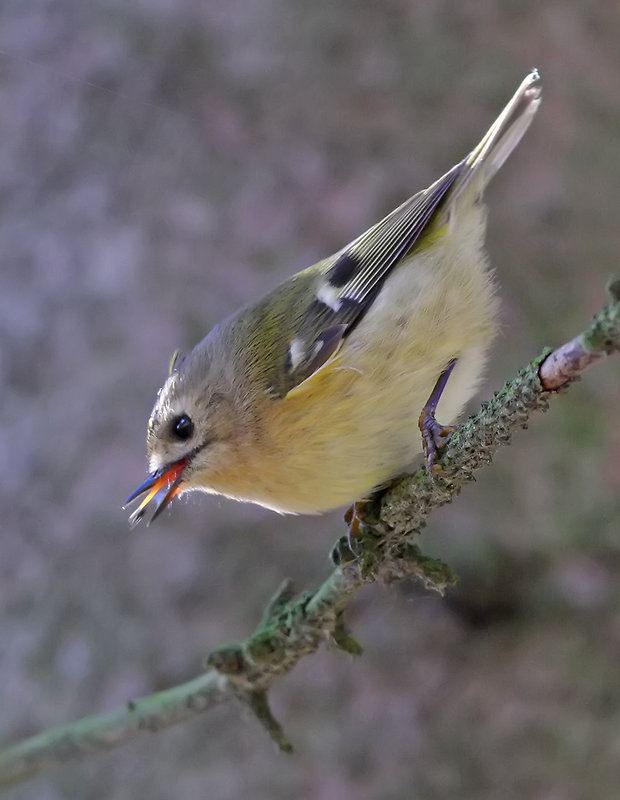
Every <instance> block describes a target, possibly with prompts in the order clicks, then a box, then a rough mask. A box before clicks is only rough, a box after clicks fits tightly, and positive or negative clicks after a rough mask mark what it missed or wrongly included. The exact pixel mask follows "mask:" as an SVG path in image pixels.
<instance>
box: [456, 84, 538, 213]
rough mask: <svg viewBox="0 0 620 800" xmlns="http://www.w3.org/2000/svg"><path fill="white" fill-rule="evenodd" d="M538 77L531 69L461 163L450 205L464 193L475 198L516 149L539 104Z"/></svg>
mask: <svg viewBox="0 0 620 800" xmlns="http://www.w3.org/2000/svg"><path fill="white" fill-rule="evenodd" d="M541 99H542V97H541V86H540V75H539V74H538V70H536V69H533V70H532V71H531V72H530V73H529V75H527V76H526V77H525V78H524V80H523V81H522V82H521V85H520V86H519V88H518V89H517V91H516V92H515V93H514V95H513V97H512V98H511V100H510V102H509V103H508V104H507V105H506V107H505V108H504V110H503V111H502V113H501V114H500V115H499V117H498V118H497V119H496V120H495V122H494V123H493V124H492V125H491V127H490V128H489V130H488V131H487V132H486V134H485V135H484V136H483V138H482V140H481V141H480V143H479V144H478V145H477V146H476V147H475V148H474V149H473V150H472V151H471V153H470V154H469V155H468V156H467V158H466V159H465V161H464V166H465V169H464V170H463V171H462V173H461V175H460V176H459V178H458V179H457V181H456V182H455V185H454V187H453V190H452V193H451V197H450V206H451V208H454V207H455V205H456V204H457V202H458V200H459V199H462V194H463V191H464V190H467V192H468V194H470V193H471V195H472V200H476V199H478V197H479V196H480V195H481V194H482V193H483V191H484V189H485V187H486V185H487V184H488V183H489V181H490V180H491V178H492V177H493V176H494V175H495V173H496V172H497V171H498V169H499V168H500V167H501V166H502V164H503V163H504V161H505V160H506V159H507V158H508V156H509V155H510V154H511V153H512V151H513V150H514V148H515V147H516V146H517V144H518V143H519V141H520V140H521V137H522V136H523V134H524V133H525V131H526V130H527V129H528V128H529V126H530V123H531V121H532V119H533V118H534V115H535V114H536V111H537V110H538V106H539V105H540V102H541Z"/></svg>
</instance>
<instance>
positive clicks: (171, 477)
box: [123, 458, 187, 529]
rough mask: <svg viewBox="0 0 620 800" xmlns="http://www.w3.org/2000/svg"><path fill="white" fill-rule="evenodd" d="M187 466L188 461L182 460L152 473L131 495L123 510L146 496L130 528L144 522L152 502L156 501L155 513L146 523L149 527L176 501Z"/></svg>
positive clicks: (132, 518)
mask: <svg viewBox="0 0 620 800" xmlns="http://www.w3.org/2000/svg"><path fill="white" fill-rule="evenodd" d="M186 464H187V459H186V458H181V459H180V460H179V461H175V462H174V463H173V464H169V465H168V466H166V467H162V468H161V469H158V470H156V471H155V472H152V473H151V474H150V475H149V476H148V478H147V479H146V480H145V481H144V483H141V484H140V486H138V488H137V489H136V491H135V492H132V494H130V495H129V497H128V498H127V500H126V501H125V505H124V506H123V508H126V507H127V506H128V505H129V504H130V503H132V502H133V501H134V500H135V499H136V498H137V497H140V495H141V494H144V495H145V497H144V498H143V499H142V502H141V503H140V505H139V506H138V507H137V508H136V510H135V511H133V512H132V514H131V515H130V517H129V527H130V528H132V529H133V528H135V527H136V525H138V524H139V523H140V522H141V521H142V519H143V517H144V515H145V514H146V507H147V506H148V504H149V503H150V502H151V500H154V506H155V511H154V512H153V515H152V517H151V518H150V519H149V520H148V522H147V523H146V524H147V525H150V524H151V522H153V520H154V519H156V518H157V517H158V516H159V515H160V514H161V512H162V511H163V510H164V508H166V506H167V505H169V503H171V502H172V500H174V498H175V497H176V496H177V495H178V493H179V492H180V491H181V481H182V480H183V470H184V469H185V465H186Z"/></svg>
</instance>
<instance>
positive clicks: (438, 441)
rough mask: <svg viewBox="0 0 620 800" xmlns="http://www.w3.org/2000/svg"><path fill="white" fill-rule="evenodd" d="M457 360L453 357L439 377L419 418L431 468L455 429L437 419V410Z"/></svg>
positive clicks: (427, 459) (426, 456) (429, 467)
mask: <svg viewBox="0 0 620 800" xmlns="http://www.w3.org/2000/svg"><path fill="white" fill-rule="evenodd" d="M457 361H458V359H456V358H453V359H452V360H451V361H450V362H449V364H448V366H447V367H446V368H445V369H444V370H443V372H442V373H441V375H440V376H439V377H438V378H437V383H436V384H435V386H434V387H433V391H432V392H431V394H430V397H429V398H428V400H427V401H426V405H425V406H424V408H423V409H422V413H421V414H420V417H419V419H418V427H419V428H420V432H421V433H422V440H423V443H424V457H425V459H426V466H427V468H428V469H429V470H432V469H433V467H434V465H435V464H436V462H437V461H438V460H439V456H440V455H441V450H443V448H444V447H445V446H446V444H447V443H448V440H449V438H450V437H451V436H452V434H453V433H454V430H455V429H454V428H453V427H452V426H451V425H440V424H439V422H437V420H436V419H435V411H436V410H437V404H438V403H439V400H440V398H441V395H442V394H443V390H444V389H445V388H446V383H447V382H448V378H449V377H450V375H451V374H452V370H453V369H454V366H455V364H456V362H457Z"/></svg>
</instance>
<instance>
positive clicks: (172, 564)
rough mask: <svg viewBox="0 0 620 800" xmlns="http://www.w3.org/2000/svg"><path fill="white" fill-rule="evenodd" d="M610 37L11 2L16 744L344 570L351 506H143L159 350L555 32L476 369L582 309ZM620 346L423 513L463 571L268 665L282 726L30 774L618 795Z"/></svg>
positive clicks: (119, 699)
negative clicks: (143, 518)
mask: <svg viewBox="0 0 620 800" xmlns="http://www.w3.org/2000/svg"><path fill="white" fill-rule="evenodd" d="M586 6H587V7H586ZM618 41H620V13H619V12H618V10H617V4H615V3H611V2H609V3H599V4H584V3H581V2H571V0H555V2H553V1H552V2H544V3H540V2H526V1H524V0H520V1H519V2H502V3H494V2H491V1H490V0H471V1H464V2H459V3H448V2H440V1H439V2H438V1H437V0H432V1H431V0H426V2H409V3H407V2H404V0H385V1H384V2H381V3H379V2H357V3H353V2H340V3H334V2H330V0H315V2H312V3H308V2H305V0H304V1H302V0H288V2H287V0H263V2H258V1H257V0H245V2H240V0H228V2H226V3H224V2H216V0H209V2H198V0H142V2H134V3H130V4H128V3H122V2H104V1H103V0H101V1H100V2H97V1H96V0H85V1H84V2H77V1H76V2H71V0H55V2H43V1H42V0H41V2H36V1H35V0H33V1H32V2H27V3H25V2H23V0H21V1H18V0H3V2H2V4H1V5H0V98H1V102H0V209H1V212H0V264H1V268H0V375H1V381H2V392H1V394H0V403H1V408H0V411H1V413H0V436H1V438H2V447H1V449H0V471H1V480H0V504H1V505H0V507H1V510H2V524H1V529H0V537H1V541H0V608H1V619H2V623H1V625H2V627H1V630H2V648H1V650H0V676H1V679H0V709H2V711H1V714H0V725H1V731H0V734H1V737H2V740H3V741H6V742H9V741H13V740H15V739H18V738H20V737H22V736H25V735H29V734H31V733H34V732H36V731H39V730H41V729H43V728H46V727H48V726H51V725H55V724H59V723H63V722H68V721H70V720H72V719H75V718H78V717H80V716H84V715H86V714H89V713H93V712H96V711H101V710H104V709H108V708H113V707H115V706H117V705H119V704H121V703H123V702H124V701H125V700H126V699H127V698H129V697H135V696H139V695H142V694H145V693H149V692H152V691H155V690H158V689H162V688H165V687H167V686H170V685H172V684H174V683H176V682H180V681H183V680H185V679H188V678H190V677H192V676H194V675H195V674H197V672H198V671H199V669H200V662H201V659H202V657H203V655H204V654H205V653H206V652H207V651H208V650H209V649H211V648H213V647H215V646H216V645H218V644H220V643H221V642H223V641H231V640H234V639H235V638H238V637H243V636H244V635H246V634H247V633H248V632H249V631H250V630H251V629H252V627H253V626H254V624H255V623H256V622H257V620H258V617H259V609H260V608H261V607H262V605H263V604H264V603H265V602H266V601H267V599H268V597H269V596H270V594H271V593H272V591H273V590H274V588H275V587H276V586H277V585H278V583H279V582H280V580H281V579H282V578H283V577H285V576H292V577H293V578H295V580H296V581H297V582H298V585H299V586H301V587H309V586H312V585H314V584H315V583H316V582H318V581H319V580H320V579H321V578H322V577H324V576H325V575H326V574H327V571H328V569H329V564H328V561H327V553H328V551H329V547H330V545H331V543H332V542H333V540H334V539H335V538H336V537H337V536H338V535H340V534H341V533H342V530H343V528H342V524H341V520H340V514H333V515H330V516H325V517H322V518H314V519H313V518H283V517H278V516H276V515H274V514H271V513H269V512H266V511H263V510H261V509H258V508H253V507H249V506H242V505H239V504H235V503H232V502H229V501H225V500H220V499H217V498H208V497H204V496H203V497H192V498H190V499H188V500H187V501H181V502H177V503H176V504H175V505H174V507H173V509H172V511H171V512H170V513H167V514H165V515H164V517H163V518H162V519H161V521H160V522H159V523H158V524H157V525H156V526H153V527H152V528H150V529H149V530H146V529H144V530H143V529H140V530H138V531H137V532H136V533H135V534H132V535H130V534H129V533H128V530H127V523H126V514H125V513H124V512H123V511H122V510H121V508H120V505H121V503H122V501H123V499H124V498H125V497H126V495H127V494H128V492H129V491H130V490H131V489H133V488H134V486H135V485H136V484H137V483H138V482H139V481H140V480H141V479H142V476H143V475H144V470H145V461H144V431H145V424H146V418H147V415H148V412H149V410H150V407H151V404H152V402H153V399H154V396H155V391H156V390H157V388H158V387H159V385H160V384H161V383H162V381H163V379H164V376H165V373H166V368H167V363H168V358H169V356H170V354H171V352H172V351H173V350H174V349H175V348H176V347H181V348H184V347H189V346H191V345H192V344H193V343H195V342H196V341H197V340H198V339H199V338H201V337H202V336H203V335H204V334H205V333H206V331H207V330H208V329H209V328H210V326H211V325H213V324H214V323H215V322H216V321H217V320H218V319H220V318H221V317H222V316H224V315H225V314H226V313H228V312H229V311H232V310H233V309H235V308H236V307H238V306H239V305H240V304H242V303H245V302H247V301H249V300H251V299H253V298H257V297H258V296H260V294H261V293H263V292H264V291H266V290H267V289H268V288H270V287H272V286H273V285H275V283H276V282H278V281H279V280H280V279H282V278H284V277H285V276H287V275H289V274H291V273H292V272H294V271H296V270H297V269H300V268H302V267H304V266H306V265H308V264H310V263H312V262H313V261H315V260H317V259H318V258H319V257H322V256H324V255H326V254H328V253H330V252H332V251H333V250H335V249H336V248H338V247H340V246H342V245H343V244H344V243H345V242H346V241H348V240H350V239H351V238H353V237H354V236H355V235H357V234H358V233H360V232H361V231H362V230H364V229H365V228H366V227H367V226H368V225H370V224H371V223H373V222H375V221H376V220H378V219H379V218H380V217H381V216H382V215H383V214H384V213H386V212H387V211H389V210H391V208H392V207H394V206H395V205H396V204H398V203H400V202H401V201H402V200H404V199H405V198H406V197H407V196H408V195H410V194H412V193H413V192H414V191H416V190H417V189H419V188H421V187H423V186H425V185H427V184H428V183H429V182H431V181H432V180H433V179H434V178H435V177H437V176H438V175H439V174H440V173H441V172H443V171H445V170H446V169H447V168H449V167H450V166H451V165H452V164H453V163H454V162H455V161H456V160H457V159H460V158H461V157H462V156H463V155H464V154H465V153H466V152H467V150H468V149H469V148H470V147H471V146H472V145H473V144H474V143H475V142H476V141H477V140H478V138H479V136H480V135H481V134H482V132H483V131H484V130H485V129H486V127H487V126H488V124H489V123H490V121H491V120H492V119H493V117H494V116H495V114H496V113H497V112H498V111H499V110H500V108H501V107H502V105H503V104H504V102H505V101H506V100H507V98H508V97H509V96H510V94H511V93H512V91H513V90H514V88H515V86H516V85H517V84H518V82H519V81H520V80H521V78H522V76H523V75H524V74H525V73H526V72H527V70H528V69H529V68H530V67H531V66H534V65H536V66H538V67H539V68H540V69H541V71H542V74H543V79H544V85H545V99H544V103H543V106H542V109H541V112H540V114H539V115H538V117H537V119H536V121H535V123H534V125H533V127H532V129H531V131H530V132H529V133H528V135H527V137H526V139H525V140H524V142H523V143H522V145H521V147H520V148H519V149H518V151H517V152H516V153H515V155H514V156H513V158H512V159H511V160H510V162H509V163H508V164H507V166H506V168H505V169H504V170H503V171H502V173H501V174H500V176H498V178H497V180H496V181H495V183H494V184H493V186H492V189H491V191H490V193H489V199H490V202H491V206H492V211H491V217H490V230H489V250H490V253H491V257H492V260H493V262H494V264H495V265H496V266H497V270H498V275H499V281H500V285H501V297H502V304H503V314H502V319H503V335H502V336H501V337H500V338H499V340H498V342H497V344H496V346H495V350H494V356H493V360H492V364H491V367H490V374H489V379H488V382H487V383H486V385H485V386H484V388H483V390H482V392H481V396H484V395H488V393H489V392H490V391H491V390H492V388H493V387H497V386H499V385H500V383H501V382H502V381H503V380H504V379H505V378H506V377H508V376H509V375H511V374H512V373H513V372H514V371H515V369H516V368H517V367H518V366H520V365H521V364H522V363H524V362H525V361H527V360H528V359H529V358H530V357H531V356H533V355H535V354H536V353H537V352H539V350H540V349H541V347H542V346H543V345H545V344H557V343H560V342H562V341H563V340H565V339H566V338H569V337H570V336H572V335H573V334H574V333H576V332H577V331H579V330H581V328H582V327H583V326H584V325H585V324H586V323H587V321H588V319H589V317H590V315H591V313H593V312H594V311H595V310H596V309H597V308H598V307H599V305H600V304H601V302H602V300H603V286H604V283H605V280H606V279H607V277H608V275H609V274H611V273H612V272H614V271H616V272H618V271H620V268H619V267H618V258H619V254H620V224H619V216H618V210H619V207H620V134H619V130H620V92H619V89H618V87H619V85H620V56H619V55H618ZM619 365H620V362H619V361H618V359H615V360H614V361H610V362H609V363H608V364H606V365H603V366H599V367H597V368H595V369H593V370H592V371H591V372H590V373H589V374H588V376H587V378H586V379H585V380H584V381H583V383H582V384H580V385H579V386H576V387H575V388H574V390H573V391H572V392H571V393H570V395H569V396H566V397H563V398H561V399H560V400H559V401H558V402H557V403H556V404H555V405H554V407H553V409H552V411H551V412H550V413H549V414H548V416H547V417H546V418H544V419H542V418H541V419H538V420H536V421H535V422H534V423H533V424H532V426H531V428H530V431H529V432H528V433H527V434H523V435H521V436H520V437H519V438H518V440H517V441H516V442H515V444H514V446H513V447H511V448H510V449H508V450H506V451H504V452H503V453H502V454H501V456H500V457H499V458H498V459H497V463H496V465H495V467H494V469H493V471H489V472H488V473H487V474H484V475H482V476H481V477H480V479H479V481H478V483H477V484H476V485H475V486H472V487H470V488H469V489H468V490H467V491H466V492H465V493H464V495H463V496H462V498H460V499H459V501H458V502H457V503H455V504H454V505H453V506H452V507H450V508H448V509H445V510H444V511H443V512H442V513H441V514H438V515H436V517H435V518H434V520H433V521H432V524H431V525H430V526H429V528H428V531H427V533H426V535H425V537H424V542H423V544H424V547H425V549H426V551H427V552H429V553H433V554H437V555H440V556H442V557H443V558H445V559H446V560H448V561H449V563H450V564H451V565H452V566H453V567H454V568H455V569H456V570H457V571H458V572H459V573H460V574H461V577H462V581H461V586H460V589H459V590H458V591H456V592H453V593H452V594H451V596H450V599H449V600H448V601H447V602H444V601H441V600H440V599H438V598H434V597H431V596H428V595H426V594H424V593H423V592H422V591H420V590H419V589H418V588H416V587H414V586H413V585H403V586H398V587H395V588H393V589H391V590H389V591H387V590H385V589H383V588H381V587H372V588H369V589H367V590H366V591H365V592H364V593H363V594H362V595H361V596H360V597H359V598H358V599H357V600H356V602H355V603H354V605H353V607H352V609H351V612H350V614H349V620H350V622H351V623H352V625H353V628H354V631H355V632H356V634H357V635H358V637H359V638H360V639H361V641H362V642H363V643H364V645H365V647H366V652H365V655H364V656H363V658H361V659H358V660H355V661H353V660H350V659H349V658H347V657H345V656H343V655H342V654H340V653H337V652H333V651H329V650H327V649H324V650H323V651H322V652H320V653H319V654H318V655H316V656H314V657H313V658H310V659H307V660H306V661H305V662H304V663H303V664H301V665H299V666H298V668H297V669H296V670H295V671H294V672H293V673H292V674H291V675H290V676H289V677H287V678H286V679H285V680H283V681H282V682H281V683H280V684H279V685H278V686H277V688H276V689H275V691H274V692H273V702H274V706H275V710H276V712H277V713H278V714H279V716H280V717H281V719H282V721H283V722H284V724H285V726H286V728H287V730H288V732H289V734H290V736H291V737H292V739H293V741H294V743H295V745H296V747H297V754H296V755H295V756H294V757H292V758H285V757H282V756H279V755H278V754H277V753H275V752H274V750H273V748H272V746H271V744H270V742H269V741H268V740H267V739H266V737H265V735H264V734H263V733H262V731H261V730H259V729H258V726H257V725H256V724H255V723H254V722H253V721H252V720H250V719H248V718H247V717H246V716H245V715H244V714H243V713H240V711H239V710H238V709H237V708H236V707H235V706H234V705H229V706H226V707H222V708H219V709H217V710H216V711H215V712H214V713H211V714H209V715H207V716H204V717H202V718H199V719H197V720H195V721H193V722H192V723H190V724H186V725H183V726H181V727H178V728H175V729H172V730H169V731H166V732H163V733H160V734H158V735H156V736H152V737H150V736H149V737H147V738H143V739H141V740H139V741H135V742H134V743H131V744H129V745H127V746H124V747H122V748H120V749H118V750H116V751H113V752H111V753H109V754H106V755H103V756H99V757H97V758H94V759H91V760H88V761H84V762H83V763H80V764H75V765H71V766H67V767H65V768H63V769H60V770H58V771H56V772H54V773H52V774H50V775H49V776H46V777H43V778H40V779H38V780H36V781H33V782H31V783H30V784H27V785H25V786H23V787H21V788H17V789H15V790H13V791H12V792H10V793H9V795H10V796H12V797H15V798H23V799H24V800H34V799H35V798H36V800H39V799H42V800H56V799H57V798H72V799H73V798H88V799H89V800H90V799H92V800H99V798H115V800H116V799H118V800H125V798H143V797H148V798H150V800H163V799H164V798H173V797H174V798H205V797H209V798H212V800H228V799H229V798H247V797H252V798H258V799H260V800H262V799H263V798H265V800H268V799H270V798H275V800H278V798H292V797H302V798H306V797H308V798H317V799H318V800H327V799H328V798H329V799H331V798H349V797H350V798H356V799H359V800H366V799H367V798H368V799H370V798H373V800H374V799H375V798H407V799H408V798H455V797H458V798H472V800H473V798H476V800H486V799H487V798H498V800H510V798H528V799H531V798H536V799H538V798H540V799H541V800H556V798H557V799H558V800H572V799H573V798H575V799H577V798H589V799H590V800H591V799H592V798H615V797H617V796H618V786H619V779H620V766H619V765H620V685H619V681H618V674H619V669H620V610H619V609H620V590H619V589H618V578H619V577H620V536H619V534H620V531H619V528H620V524H619V523H620V491H619V490H620V433H619V430H620V429H619V428H618V424H617V414H618V400H619V394H620V368H619ZM412 411H413V412H415V409H413V410H412ZM412 419H413V417H412Z"/></svg>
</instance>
